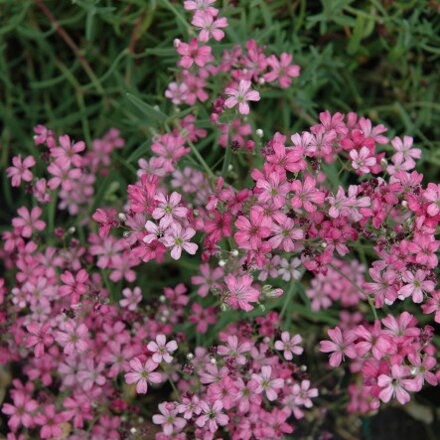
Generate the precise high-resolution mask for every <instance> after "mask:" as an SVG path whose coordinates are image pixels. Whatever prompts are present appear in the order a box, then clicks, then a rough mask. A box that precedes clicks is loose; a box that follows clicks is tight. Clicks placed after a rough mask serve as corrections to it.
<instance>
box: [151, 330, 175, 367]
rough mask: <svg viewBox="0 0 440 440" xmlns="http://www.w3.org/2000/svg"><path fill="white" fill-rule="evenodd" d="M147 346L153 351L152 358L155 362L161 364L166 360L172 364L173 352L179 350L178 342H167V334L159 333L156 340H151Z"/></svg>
mask: <svg viewBox="0 0 440 440" xmlns="http://www.w3.org/2000/svg"><path fill="white" fill-rule="evenodd" d="M147 348H148V350H149V351H151V352H152V353H153V356H152V359H153V361H154V362H156V363H158V364H160V363H161V362H162V361H164V362H166V363H167V364H170V363H171V362H172V361H173V357H172V356H171V353H173V352H174V351H176V350H177V342H176V341H169V342H167V339H166V336H165V335H163V334H159V335H157V336H156V342H154V341H151V342H149V343H148V345H147Z"/></svg>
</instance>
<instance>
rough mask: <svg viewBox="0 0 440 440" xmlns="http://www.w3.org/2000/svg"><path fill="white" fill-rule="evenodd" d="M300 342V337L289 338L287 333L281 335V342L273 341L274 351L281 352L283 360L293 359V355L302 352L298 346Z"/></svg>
mask: <svg viewBox="0 0 440 440" xmlns="http://www.w3.org/2000/svg"><path fill="white" fill-rule="evenodd" d="M301 342H302V338H301V336H300V335H295V336H292V337H290V335H289V332H282V333H281V340H278V341H275V349H277V350H280V351H283V352H284V353H283V355H284V358H285V359H286V360H288V361H291V360H292V359H293V355H294V354H296V355H300V354H302V352H303V351H304V349H303V348H302V347H300V346H299V344H300V343H301Z"/></svg>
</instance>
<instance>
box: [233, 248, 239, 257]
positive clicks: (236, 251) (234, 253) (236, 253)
mask: <svg viewBox="0 0 440 440" xmlns="http://www.w3.org/2000/svg"><path fill="white" fill-rule="evenodd" d="M231 255H232V256H233V257H238V250H237V249H233V250H232V251H231Z"/></svg>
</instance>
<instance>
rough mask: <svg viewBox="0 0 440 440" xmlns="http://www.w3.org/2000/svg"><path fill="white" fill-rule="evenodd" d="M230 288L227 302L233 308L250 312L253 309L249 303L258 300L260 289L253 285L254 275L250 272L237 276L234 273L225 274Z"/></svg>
mask: <svg viewBox="0 0 440 440" xmlns="http://www.w3.org/2000/svg"><path fill="white" fill-rule="evenodd" d="M225 283H226V286H227V288H228V292H227V296H226V299H225V302H226V303H227V304H229V305H230V306H231V307H232V308H233V309H242V310H245V311H246V312H249V311H250V310H252V309H253V306H251V305H250V304H249V303H251V302H256V301H258V297H259V291H258V290H257V289H254V288H253V287H252V277H251V276H250V275H248V274H246V275H243V276H241V277H240V276H238V277H235V276H234V275H232V274H229V275H226V276H225Z"/></svg>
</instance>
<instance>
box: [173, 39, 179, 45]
mask: <svg viewBox="0 0 440 440" xmlns="http://www.w3.org/2000/svg"><path fill="white" fill-rule="evenodd" d="M180 43H181V41H180V40H179V39H178V38H174V41H173V44H174V47H178V46H179V44H180Z"/></svg>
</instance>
